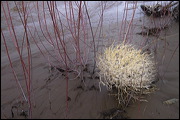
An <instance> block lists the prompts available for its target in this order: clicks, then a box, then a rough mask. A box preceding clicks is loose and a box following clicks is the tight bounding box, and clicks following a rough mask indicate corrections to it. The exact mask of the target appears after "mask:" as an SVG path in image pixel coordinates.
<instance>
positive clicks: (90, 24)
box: [84, 1, 96, 74]
mask: <svg viewBox="0 0 180 120" xmlns="http://www.w3.org/2000/svg"><path fill="white" fill-rule="evenodd" d="M84 5H85V9H86V14H87V16H88V20H89V25H90V28H91V34H92V38H93V43H94V59H93V60H94V68H93V72H92V73H93V74H94V72H95V67H96V61H95V58H96V50H95V47H96V44H95V39H94V35H93V30H92V25H91V20H90V17H89V13H88V10H87V6H86V2H85V1H84Z"/></svg>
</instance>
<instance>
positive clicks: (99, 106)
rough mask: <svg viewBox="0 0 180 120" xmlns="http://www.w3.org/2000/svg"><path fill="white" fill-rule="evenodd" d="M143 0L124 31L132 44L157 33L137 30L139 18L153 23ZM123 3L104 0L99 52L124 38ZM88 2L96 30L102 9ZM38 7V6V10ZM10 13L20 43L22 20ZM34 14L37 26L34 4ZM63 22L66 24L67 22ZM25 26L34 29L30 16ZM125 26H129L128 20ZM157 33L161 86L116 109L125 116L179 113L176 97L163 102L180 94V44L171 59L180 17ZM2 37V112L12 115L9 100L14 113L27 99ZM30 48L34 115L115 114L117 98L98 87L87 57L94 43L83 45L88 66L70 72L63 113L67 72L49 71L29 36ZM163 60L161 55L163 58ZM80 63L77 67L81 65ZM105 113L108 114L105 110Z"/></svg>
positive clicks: (15, 60) (14, 58) (15, 58)
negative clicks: (142, 99)
mask: <svg viewBox="0 0 180 120" xmlns="http://www.w3.org/2000/svg"><path fill="white" fill-rule="evenodd" d="M9 3H10V8H14V3H13V2H12V3H11V2H9ZM34 3H35V2H30V6H33V5H34ZM142 3H143V2H141V3H138V9H137V11H136V14H135V18H136V19H134V21H133V27H132V28H131V31H130V34H129V36H128V38H129V39H130V40H129V42H130V43H131V44H134V45H137V47H140V46H141V45H142V46H143V45H144V43H145V40H147V39H148V40H149V43H150V44H152V46H153V41H154V40H156V39H157V38H155V37H148V38H146V37H142V36H141V35H137V34H136V32H139V31H141V30H142V29H141V26H142V23H143V22H144V24H145V25H146V26H147V27H153V26H152V23H151V22H152V21H151V19H150V18H147V17H144V16H143V14H142V13H140V8H139V5H141V4H142ZM148 3H149V4H150V3H151V2H147V3H146V4H148ZM99 4H100V3H99ZM58 5H59V8H58V9H59V10H60V11H61V12H64V11H63V9H64V7H63V5H64V4H63V2H58ZM131 5H132V4H129V8H131ZM117 6H118V7H117ZM124 6H125V2H107V10H106V11H105V12H104V24H103V33H102V36H101V37H99V38H98V37H96V45H97V47H98V53H101V52H103V49H104V48H105V47H106V46H110V45H111V44H112V43H113V42H114V43H115V44H116V43H119V42H121V41H122V39H120V40H121V41H119V37H120V36H121V37H122V36H123V34H121V35H119V26H118V25H120V24H121V22H117V13H118V14H119V16H118V19H119V20H121V19H122V17H123V16H122V14H123V12H122V8H123V7H124ZM88 7H89V11H90V16H91V18H92V19H91V20H92V23H94V24H93V30H94V31H95V30H96V26H97V18H98V15H99V14H100V12H99V10H100V8H99V5H98V4H97V2H89V3H88ZM114 11H116V12H114ZM117 11H118V12H117ZM39 12H42V11H41V10H40V11H39ZM1 13H2V8H1ZM12 13H13V14H12V16H13V20H14V24H15V30H16V33H17V37H18V40H19V42H20V43H21V42H22V36H23V26H22V25H21V24H20V23H21V22H20V21H18V20H19V19H20V18H18V17H17V15H18V13H17V12H16V11H13V10H12ZM121 13H122V14H121ZM128 14H129V16H130V15H131V14H132V11H128ZM32 15H34V17H33V18H34V21H35V25H36V26H39V23H38V19H37V14H36V10H35V9H33V10H32ZM48 19H49V21H48ZM62 19H63V18H62ZM98 19H99V18H98ZM127 19H128V20H130V19H131V16H130V17H127ZM1 21H2V22H1V24H2V26H1V28H2V30H3V33H4V34H5V37H6V41H7V44H8V48H9V52H10V56H11V59H12V61H13V66H14V69H15V71H16V73H17V77H18V79H19V81H20V83H21V84H22V85H23V89H25V81H24V76H23V74H22V66H21V64H20V61H19V57H18V56H17V52H16V51H15V47H14V45H13V44H12V43H13V41H12V39H11V37H10V35H9V32H8V28H7V26H6V21H5V16H4V15H1ZM47 21H48V22H50V18H47ZM64 22H65V21H64ZM156 22H157V25H160V26H161V25H162V24H163V23H165V22H166V21H165V20H162V19H156ZM64 24H66V22H65V23H64ZM29 26H31V27H32V30H33V29H34V27H33V23H32V21H29ZM48 26H49V28H52V27H53V26H52V25H51V24H48ZM125 27H127V25H126V26H125ZM37 31H39V32H38V33H39V36H40V38H41V39H42V42H43V43H44V45H45V46H46V47H47V49H48V50H49V51H50V52H51V53H52V54H53V55H55V54H54V51H53V48H52V47H51V46H50V45H49V44H48V43H47V41H45V39H44V37H43V36H42V32H40V28H39V27H38V30H37ZM37 31H34V33H33V34H35V33H36V32H37ZM133 31H134V32H133ZM50 32H53V31H50ZM123 32H125V30H124V31H123ZM65 34H66V36H65V37H67V41H66V42H67V46H68V48H69V49H68V51H69V53H71V52H72V53H71V54H70V57H71V58H72V59H74V58H75V55H74V49H72V48H73V47H72V45H71V36H70V34H69V33H68V32H67V33H65ZM160 36H161V38H162V39H161V40H159V42H158V49H157V51H156V52H157V54H156V56H157V60H158V64H159V74H160V76H161V77H162V76H163V74H164V72H165V76H164V78H163V79H160V80H159V81H158V82H157V84H156V85H157V88H159V90H157V91H155V92H154V93H152V94H150V95H148V96H146V99H147V100H148V102H136V103H132V104H130V105H129V107H128V108H127V109H126V113H124V112H120V115H121V113H123V115H124V116H127V117H128V118H153V119H156V118H179V101H178V102H176V103H174V104H172V105H164V104H163V102H164V101H166V100H168V99H172V98H177V99H179V47H178V49H177V51H176V52H175V54H174V56H173V58H172V60H171V62H170V64H169V61H170V59H171V56H172V54H173V52H174V50H175V48H176V47H177V45H178V44H179V23H174V22H172V23H170V26H169V28H168V29H166V30H163V31H162V32H161V34H160ZM1 38H2V36H1ZM40 38H38V37H37V36H36V39H37V41H38V44H39V45H40V47H41V49H42V50H44V48H43V46H42V43H40V42H39V41H40ZM91 42H92V39H89V41H88V43H91ZM2 43H3V41H1V118H12V113H11V108H12V106H16V107H18V110H19V111H17V110H16V109H13V113H14V118H24V116H20V113H21V112H20V110H21V109H23V110H24V111H27V110H28V106H27V104H26V103H24V104H22V103H20V102H19V101H20V100H22V98H21V96H22V95H20V94H19V92H18V90H17V86H16V82H15V79H14V76H13V73H12V71H11V68H10V65H9V61H8V59H7V56H6V51H5V47H4V44H2ZM165 43H167V44H165ZM165 45H166V47H167V49H166V51H165V57H164V59H163V53H164V47H165ZM31 48H32V55H33V61H32V63H33V64H32V80H33V81H32V86H33V91H34V92H33V93H34V94H33V95H32V104H33V107H32V111H33V113H32V118H65V116H66V114H67V115H68V116H67V117H68V118H104V117H105V118H110V117H112V115H113V114H115V112H114V111H117V110H116V108H117V105H118V103H117V100H116V99H115V98H114V97H112V96H109V95H108V93H109V92H108V91H107V89H106V87H104V86H103V85H101V92H100V91H99V79H98V77H96V76H93V78H92V77H91V72H92V69H93V64H92V62H93V60H92V59H91V57H92V56H93V49H92V48H90V47H87V46H86V49H85V50H87V52H88V51H89V55H88V56H87V58H88V61H87V63H88V67H87V68H88V69H87V70H85V71H83V75H82V76H79V77H77V76H78V73H77V72H69V73H68V76H69V87H68V96H69V101H68V104H69V107H68V113H66V78H65V73H63V72H59V71H58V70H57V69H55V68H54V69H52V71H51V70H50V67H49V63H48V62H47V60H46V59H45V58H44V57H43V56H42V55H41V53H40V52H39V50H38V48H37V46H36V45H35V43H34V42H33V41H32V43H31ZM82 49H83V48H82ZM151 50H152V51H153V50H154V48H153V47H152V49H151ZM23 54H24V56H23V57H24V59H25V60H26V61H27V53H26V51H24V52H23ZM45 55H47V56H48V53H45ZM49 59H50V60H52V61H53V64H55V65H58V64H59V63H58V62H57V61H55V60H54V59H52V58H51V57H49ZM162 60H164V61H163V64H162ZM168 64H169V65H168ZM60 65H62V64H60ZM167 66H168V68H167ZM78 69H80V67H79V68H78ZM76 77H77V78H76ZM81 78H83V79H82V80H83V81H82V80H81ZM114 109H115V110H114ZM107 111H111V112H107ZM17 113H18V114H17ZM105 113H112V114H111V115H108V114H105ZM121 117H122V116H121ZM119 118H120V117H119Z"/></svg>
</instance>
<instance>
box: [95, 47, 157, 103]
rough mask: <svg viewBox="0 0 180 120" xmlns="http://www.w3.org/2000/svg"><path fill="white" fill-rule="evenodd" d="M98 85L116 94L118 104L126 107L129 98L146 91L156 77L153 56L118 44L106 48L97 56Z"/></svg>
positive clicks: (135, 97)
mask: <svg viewBox="0 0 180 120" xmlns="http://www.w3.org/2000/svg"><path fill="white" fill-rule="evenodd" d="M97 66H98V68H99V69H100V75H101V77H103V78H101V79H100V83H101V84H103V85H105V86H106V87H107V88H108V89H110V90H112V88H113V87H115V88H116V89H117V90H118V92H117V93H116V96H117V97H118V100H119V103H120V104H124V105H127V102H129V100H130V98H134V99H137V95H138V93H140V92H141V90H142V89H148V88H149V87H150V86H151V84H152V82H153V81H154V80H155V77H156V67H155V62H154V61H153V55H152V54H147V53H143V52H142V51H141V50H138V49H135V48H134V47H133V46H132V45H124V44H120V45H117V46H115V47H114V46H113V45H112V46H110V47H109V48H106V49H105V51H104V54H102V55H100V56H98V61H97Z"/></svg>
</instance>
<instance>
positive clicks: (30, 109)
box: [22, 1, 32, 118]
mask: <svg viewBox="0 0 180 120" xmlns="http://www.w3.org/2000/svg"><path fill="white" fill-rule="evenodd" d="M26 11H27V8H25V7H24V2H23V1H22V12H23V13H24V30H25V34H26V44H27V51H28V101H29V115H30V118H32V108H31V76H30V75H31V67H30V64H31V62H30V61H31V54H30V53H31V52H30V44H29V39H28V34H27V27H26V25H27V19H28V18H26ZM27 17H28V15H27Z"/></svg>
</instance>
